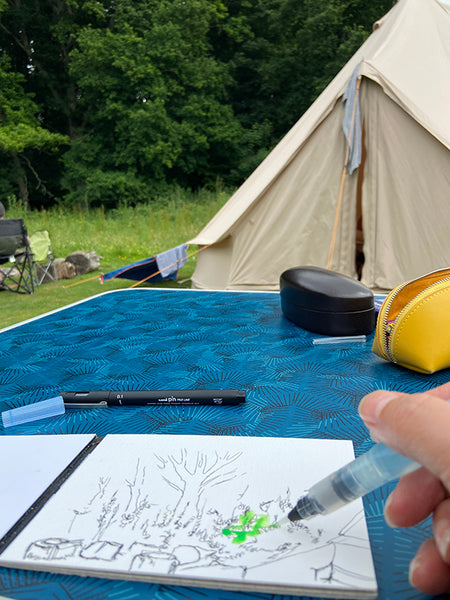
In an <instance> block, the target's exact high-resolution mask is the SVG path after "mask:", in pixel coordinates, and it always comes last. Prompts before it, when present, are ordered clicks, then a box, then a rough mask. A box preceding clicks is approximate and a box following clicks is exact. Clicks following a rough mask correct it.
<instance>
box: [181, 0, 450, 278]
mask: <svg viewBox="0 0 450 600" xmlns="http://www.w3.org/2000/svg"><path fill="white" fill-rule="evenodd" d="M354 74H356V76H357V78H358V81H359V92H355V94H354V96H353V99H352V98H349V99H347V101H346V102H345V104H344V103H343V95H344V93H345V92H346V90H348V88H349V84H351V83H352V80H353V81H354V80H355V78H354V77H353V78H352V75H354ZM346 107H347V110H348V108H349V107H351V113H352V120H351V127H350V128H351V131H350V132H349V137H350V139H352V137H355V141H356V142H358V133H359V128H360V138H359V139H360V140H361V145H362V151H361V164H360V165H359V168H356V169H355V170H354V171H353V172H352V173H351V174H350V173H348V172H347V169H345V168H344V164H345V159H346V154H347V140H346V137H345V135H344V133H343V118H344V111H345V108H346ZM356 109H359V112H360V114H359V115H358V112H357V110H356ZM449 192H450V5H449V4H448V3H447V2H444V0H399V2H398V3H397V4H395V5H394V7H393V8H392V9H391V10H390V11H389V12H388V13H387V14H386V15H385V16H384V17H383V18H382V19H381V20H380V21H378V22H377V23H376V24H375V25H374V31H373V33H372V34H371V36H370V37H369V38H368V39H367V41H366V42H365V43H364V44H363V45H362V46H361V48H360V49H359V50H358V51H357V52H356V54H355V55H354V56H353V57H352V58H351V59H350V61H349V62H348V63H347V64H346V65H345V67H344V68H343V69H342V70H341V71H340V72H339V73H338V75H337V76H336V77H335V78H334V80H333V81H332V82H331V83H330V85H329V86H328V87H327V88H326V89H325V90H324V92H323V93H322V94H321V95H320V96H319V97H318V99H317V100H316V101H315V102H314V103H313V104H312V106H311V107H310V108H309V109H308V111H307V112H306V113H305V114H304V115H303V116H302V118H301V119H300V120H299V121H298V122H297V123H296V125H294V127H293V128H292V129H291V130H290V131H289V132H288V134H287V135H286V136H285V137H284V138H283V139H282V140H281V142H280V143H279V144H278V145H277V146H276V147H275V149H274V150H273V151H272V152H271V153H270V154H269V155H268V157H267V158H266V159H265V160H264V161H263V162H262V163H261V165H260V166H259V167H258V168H257V169H256V170H255V171H254V173H253V174H252V175H251V176H250V177H249V178H248V180H247V181H245V183H244V184H243V185H242V186H241V187H240V188H239V189H238V190H237V192H236V193H235V194H234V195H233V196H232V197H231V198H230V200H229V201H228V202H227V203H226V204H225V206H224V207H223V208H222V209H221V210H220V211H219V212H218V213H217V214H216V216H215V217H214V218H213V219H212V220H211V221H210V222H209V223H208V224H207V225H206V227H205V228H204V229H203V230H202V231H201V232H200V233H199V234H198V235H197V236H196V237H195V238H194V239H193V240H191V242H190V243H194V244H198V245H199V248H200V249H201V250H202V251H200V252H199V255H198V263H197V267H196V269H195V272H194V275H193V279H192V285H193V287H197V288H209V289H255V290H257V289H278V286H279V276H280V274H281V273H282V272H283V271H284V270H285V269H287V268H290V267H294V266H300V265H315V266H319V267H328V268H331V269H333V270H335V271H338V272H341V273H345V274H347V275H350V276H356V268H355V251H356V238H357V231H358V235H359V236H361V237H363V244H364V246H363V249H364V256H365V262H364V267H363V271H362V281H363V283H365V284H366V285H368V286H369V287H371V288H373V289H391V288H392V287H394V286H395V285H397V284H399V283H401V282H402V281H405V280H407V279H411V278H413V277H416V276H419V275H421V274H423V273H427V272H429V271H432V270H434V269H438V268H441V267H444V266H448V265H449V264H450V193H449Z"/></svg>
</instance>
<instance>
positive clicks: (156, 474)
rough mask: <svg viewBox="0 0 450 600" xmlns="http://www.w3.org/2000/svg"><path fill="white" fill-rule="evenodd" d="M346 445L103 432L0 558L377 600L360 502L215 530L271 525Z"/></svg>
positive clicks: (338, 462)
mask: <svg viewBox="0 0 450 600" xmlns="http://www.w3.org/2000/svg"><path fill="white" fill-rule="evenodd" d="M352 458H353V449H352V444H351V442H348V441H335V440H305V439H291V438H290V439H285V438H248V437H228V436H226V437H213V436H183V435H110V436H107V437H106V438H105V439H104V440H103V441H102V442H101V443H100V445H99V446H98V447H97V448H96V449H95V450H94V451H93V452H92V453H91V454H90V455H89V456H87V458H86V459H85V460H84V461H83V463H82V464H81V465H80V467H79V468H78V469H77V471H76V472H75V473H74V474H73V475H72V477H71V478H70V479H69V480H68V481H67V482H66V483H64V485H63V486H62V488H61V489H60V491H59V493H58V494H57V495H55V496H53V497H52V498H51V499H50V500H49V501H48V503H47V504H46V506H45V507H44V508H43V509H42V510H41V511H40V512H39V514H38V515H37V516H36V517H35V518H34V519H33V521H31V523H30V524H29V525H28V527H27V528H26V530H25V531H23V532H22V533H21V534H20V535H19V536H18V537H17V538H16V539H15V540H14V541H13V542H12V544H11V545H10V546H8V547H7V548H6V550H5V551H4V552H3V553H2V555H1V556H0V564H1V565H4V566H14V567H19V568H25V569H37V570H50V571H54V572H64V573H70V572H75V573H83V574H91V575H97V576H102V577H114V578H130V579H144V580H147V581H161V580H162V581H164V582H166V583H169V582H170V583H184V584H187V585H193V584H195V585H205V586H208V587H218V588H234V587H235V588H237V589H245V588H248V587H250V589H266V590H271V589H273V590H275V591H280V590H287V591H295V590H305V589H306V590H308V591H309V595H311V594H314V593H316V594H319V595H327V594H328V595H333V596H339V597H344V596H345V595H346V594H345V593H344V591H345V590H350V594H349V597H352V594H353V595H355V596H356V597H361V596H362V595H363V596H364V595H366V594H368V595H372V596H373V595H375V592H376V581H375V574H374V569H373V564H372V558H371V553H370V546H369V540H368V534H367V528H366V524H365V518H364V511H363V507H362V502H361V501H360V500H358V501H356V502H353V503H352V504H350V505H348V506H346V507H344V508H343V509H341V510H339V511H337V512H335V513H334V514H332V515H328V516H326V517H317V518H315V519H313V520H310V521H306V522H301V523H300V524H288V525H286V526H283V527H279V528H272V529H267V530H264V532H263V533H261V534H260V535H258V536H255V537H249V538H248V539H247V540H246V541H245V542H244V543H243V544H235V543H232V536H226V535H224V534H223V529H224V528H227V527H231V526H232V525H235V524H236V523H237V521H238V517H239V516H240V515H242V514H244V513H245V512H246V511H247V510H248V509H251V510H254V511H255V512H256V513H258V514H268V515H269V516H270V518H271V520H272V521H275V520H279V519H280V518H282V517H283V516H285V515H286V514H287V512H288V511H289V509H290V508H292V506H293V505H295V503H296V501H297V499H298V497H299V496H301V495H302V494H303V493H304V492H305V491H306V489H307V488H309V487H310V486H311V485H312V484H314V483H316V482H317V480H318V479H320V478H322V477H324V476H326V475H327V474H328V473H330V472H331V471H334V470H335V469H337V468H339V467H340V466H342V465H343V464H346V463H347V462H349V461H350V460H351V459H352Z"/></svg>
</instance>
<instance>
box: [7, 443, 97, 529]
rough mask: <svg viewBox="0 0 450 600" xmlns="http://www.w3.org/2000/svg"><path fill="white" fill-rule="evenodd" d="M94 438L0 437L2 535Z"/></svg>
mask: <svg viewBox="0 0 450 600" xmlns="http://www.w3.org/2000/svg"><path fill="white" fill-rule="evenodd" d="M94 437H95V436H94V434H86V435H5V436H0V457H1V459H0V538H2V537H3V536H4V535H5V534H6V533H7V532H8V531H9V530H10V529H11V527H12V526H13V525H14V524H15V523H16V522H17V520H18V519H20V517H21V516H22V515H23V514H24V513H25V512H26V511H27V510H28V509H29V508H30V506H32V505H33V503H34V502H35V501H36V500H37V499H38V498H39V496H40V495H41V494H42V493H43V492H45V490H46V489H47V488H48V487H49V485H51V484H52V483H53V481H54V480H55V478H56V477H57V476H58V475H60V473H61V472H62V471H63V470H64V469H65V468H66V467H67V466H68V465H69V464H70V463H71V462H72V460H73V459H74V458H75V457H76V456H78V454H79V453H80V452H81V451H82V450H83V448H84V447H85V446H87V444H88V443H89V442H90V441H91V440H92V439H93V438H94Z"/></svg>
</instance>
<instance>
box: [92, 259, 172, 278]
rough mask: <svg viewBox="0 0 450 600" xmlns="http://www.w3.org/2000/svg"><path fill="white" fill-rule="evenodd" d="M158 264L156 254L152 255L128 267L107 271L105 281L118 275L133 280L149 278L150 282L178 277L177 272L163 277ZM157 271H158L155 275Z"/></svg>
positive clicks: (104, 276)
mask: <svg viewBox="0 0 450 600" xmlns="http://www.w3.org/2000/svg"><path fill="white" fill-rule="evenodd" d="M158 271H159V269H158V264H157V262H156V257H155V256H150V257H149V258H145V259H144V260H140V261H138V262H135V263H133V264H131V265H127V266H126V267H121V268H120V269H116V270H115V271H110V272H109V273H105V274H104V275H103V277H102V279H103V281H110V280H111V279H115V278H116V277H120V278H121V279H132V280H133V281H142V280H144V279H147V278H148V280H149V281H150V282H152V283H153V282H157V281H167V280H169V279H172V280H174V279H176V278H177V272H175V273H171V274H170V275H167V276H166V277H163V275H162V273H158ZM155 273H158V274H157V275H155Z"/></svg>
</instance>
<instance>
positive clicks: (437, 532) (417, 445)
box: [359, 382, 450, 594]
mask: <svg viewBox="0 0 450 600" xmlns="http://www.w3.org/2000/svg"><path fill="white" fill-rule="evenodd" d="M449 399H450V382H449V383H446V384H445V385H442V386H440V387H437V388H434V389H432V390H429V391H428V392H425V393H419V394H402V393H399V392H390V391H386V390H380V391H377V392H372V393H371V394H368V395H367V396H365V397H364V398H363V400H362V401H361V403H360V405H359V414H360V416H361V418H362V420H363V421H364V423H365V424H366V426H367V427H368V428H369V430H370V433H371V435H372V437H373V438H374V439H375V440H377V441H380V442H383V443H384V444H386V445H387V446H389V447H390V448H392V449H393V450H395V451H396V452H399V453H400V454H403V455H405V456H408V457H410V458H412V459H413V460H415V461H417V462H419V463H420V464H421V465H423V467H422V468H420V469H418V470H417V471H414V472H413V473H410V474H408V475H405V476H404V477H402V478H401V479H400V481H399V483H398V484H397V486H396V488H395V490H394V491H393V492H392V494H391V495H390V496H389V498H388V499H387V501H386V506H385V518H386V521H387V523H388V524H389V525H390V526H391V527H411V526H412V525H416V524H417V523H419V522H420V521H422V520H423V519H425V518H426V517H427V516H428V515H430V514H433V538H431V539H429V540H427V541H426V542H424V543H423V544H422V546H421V547H420V548H419V550H418V552H417V554H416V556H415V557H414V559H413V560H412V561H411V565H410V568H409V580H410V583H411V585H413V586H414V587H416V588H417V589H419V590H420V591H421V592H423V593H425V594H441V593H445V592H450V404H449V403H448V402H446V401H447V400H449Z"/></svg>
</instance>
